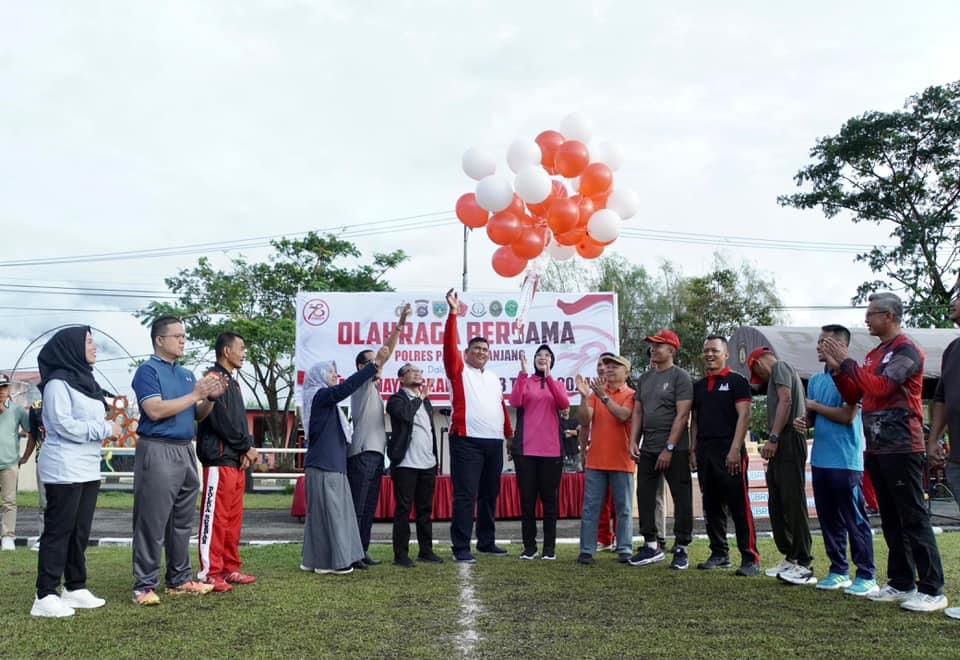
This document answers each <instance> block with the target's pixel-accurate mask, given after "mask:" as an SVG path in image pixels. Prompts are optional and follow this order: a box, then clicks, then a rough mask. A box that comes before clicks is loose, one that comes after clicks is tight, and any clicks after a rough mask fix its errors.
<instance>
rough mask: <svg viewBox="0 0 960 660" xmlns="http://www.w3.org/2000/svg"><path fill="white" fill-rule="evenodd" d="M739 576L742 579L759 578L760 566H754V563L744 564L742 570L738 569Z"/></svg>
mask: <svg viewBox="0 0 960 660" xmlns="http://www.w3.org/2000/svg"><path fill="white" fill-rule="evenodd" d="M736 574H737V575H739V576H740V577H757V576H758V575H760V566H759V565H758V564H754V563H753V562H751V563H749V564H742V565H741V566H740V568H738V569H737V573H736Z"/></svg>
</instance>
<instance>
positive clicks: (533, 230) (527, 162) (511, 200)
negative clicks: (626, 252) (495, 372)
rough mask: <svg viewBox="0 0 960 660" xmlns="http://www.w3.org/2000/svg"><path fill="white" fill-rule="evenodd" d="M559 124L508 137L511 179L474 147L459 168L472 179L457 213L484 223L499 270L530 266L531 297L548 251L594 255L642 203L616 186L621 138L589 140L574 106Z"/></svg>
mask: <svg viewBox="0 0 960 660" xmlns="http://www.w3.org/2000/svg"><path fill="white" fill-rule="evenodd" d="M559 129H560V130H559V131H554V130H547V131H543V132H542V133H540V134H539V135H537V137H536V138H535V139H534V140H527V139H523V138H518V139H516V140H514V141H513V142H511V143H510V146H509V148H508V149H507V165H508V166H509V168H510V170H511V172H512V173H513V177H512V180H511V177H510V176H509V175H507V174H504V173H502V172H498V171H497V160H496V158H495V157H494V156H493V154H491V153H489V152H487V151H484V150H482V149H479V148H477V147H471V148H470V149H468V150H467V151H466V152H465V153H464V154H463V171H464V172H465V173H466V174H467V176H469V177H470V178H471V179H474V180H476V181H477V185H476V190H475V191H474V192H472V193H466V194H464V195H461V196H460V199H458V200H457V207H456V211H457V217H458V218H459V219H460V222H462V223H463V224H464V225H466V226H467V227H470V228H471V229H480V228H481V227H486V228H487V236H489V237H490V240H491V241H493V242H494V243H496V244H497V245H499V246H500V247H499V248H498V249H497V250H496V251H495V252H494V253H493V270H494V271H496V272H497V274H498V275H501V276H502V277H514V276H516V275H519V274H521V273H523V272H524V271H528V273H527V280H525V283H526V282H527V281H529V280H531V277H532V283H530V284H529V290H530V291H531V294H530V296H531V298H532V292H533V291H535V290H536V280H537V274H538V272H539V271H540V270H542V268H543V266H544V265H545V261H546V259H547V258H549V259H556V260H558V261H565V260H567V259H570V258H572V257H574V256H575V255H580V256H581V257H583V258H584V259H596V258H597V257H599V256H600V255H601V254H603V251H604V248H606V247H607V246H608V245H610V244H611V243H613V242H614V241H615V240H617V237H618V236H619V235H620V226H621V225H622V223H623V221H624V220H627V219H629V218H632V217H633V216H634V215H636V213H637V211H639V209H640V198H639V197H638V196H637V193H635V192H634V191H633V190H631V189H629V188H625V187H620V186H614V177H613V173H614V172H615V171H616V170H617V169H619V168H620V166H621V165H623V160H624V155H623V150H622V149H621V148H620V147H619V146H617V145H616V144H613V143H611V142H605V141H599V142H595V143H591V139H592V137H593V129H592V125H591V123H590V121H589V120H587V119H586V118H584V117H583V116H582V115H580V114H579V113H574V114H570V115H567V116H566V117H564V118H563V119H562V120H561V121H560V126H559ZM588 144H589V145H590V146H589V147H588V146H587V145H588ZM531 262H533V263H531ZM528 268H530V269H531V270H528ZM525 288H527V285H526V284H525Z"/></svg>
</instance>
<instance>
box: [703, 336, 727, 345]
mask: <svg viewBox="0 0 960 660" xmlns="http://www.w3.org/2000/svg"><path fill="white" fill-rule="evenodd" d="M714 339H719V340H720V343H721V344H723V345H724V346H726V345H727V338H726V337H724V336H723V335H707V338H706V339H705V340H704V341H705V342H708V341H713V340H714Z"/></svg>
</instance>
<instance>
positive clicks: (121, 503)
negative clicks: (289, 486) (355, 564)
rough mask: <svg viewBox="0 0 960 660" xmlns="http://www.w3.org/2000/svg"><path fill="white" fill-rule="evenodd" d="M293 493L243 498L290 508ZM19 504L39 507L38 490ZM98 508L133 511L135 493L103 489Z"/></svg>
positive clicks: (249, 505)
mask: <svg viewBox="0 0 960 660" xmlns="http://www.w3.org/2000/svg"><path fill="white" fill-rule="evenodd" d="M292 500H293V495H291V494H290V493H257V494H247V495H245V496H244V498H243V508H244V509H247V510H261V509H279V510H285V511H289V510H290V503H291V501H292ZM17 506H21V507H30V508H34V509H36V508H38V507H39V500H38V497H37V492H36V491H21V492H19V493H17ZM97 508H98V509H117V510H121V511H133V493H128V492H123V491H116V490H112V491H104V490H101V491H100V494H99V495H97ZM199 508H200V495H199V494H198V495H197V509H198V510H199Z"/></svg>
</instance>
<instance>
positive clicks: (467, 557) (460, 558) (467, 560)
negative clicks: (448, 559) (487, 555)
mask: <svg viewBox="0 0 960 660" xmlns="http://www.w3.org/2000/svg"><path fill="white" fill-rule="evenodd" d="M453 561H455V562H459V563H461V564H475V563H476V562H477V558H476V557H474V556H473V554H471V552H470V551H469V550H461V551H459V552H454V553H453Z"/></svg>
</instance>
